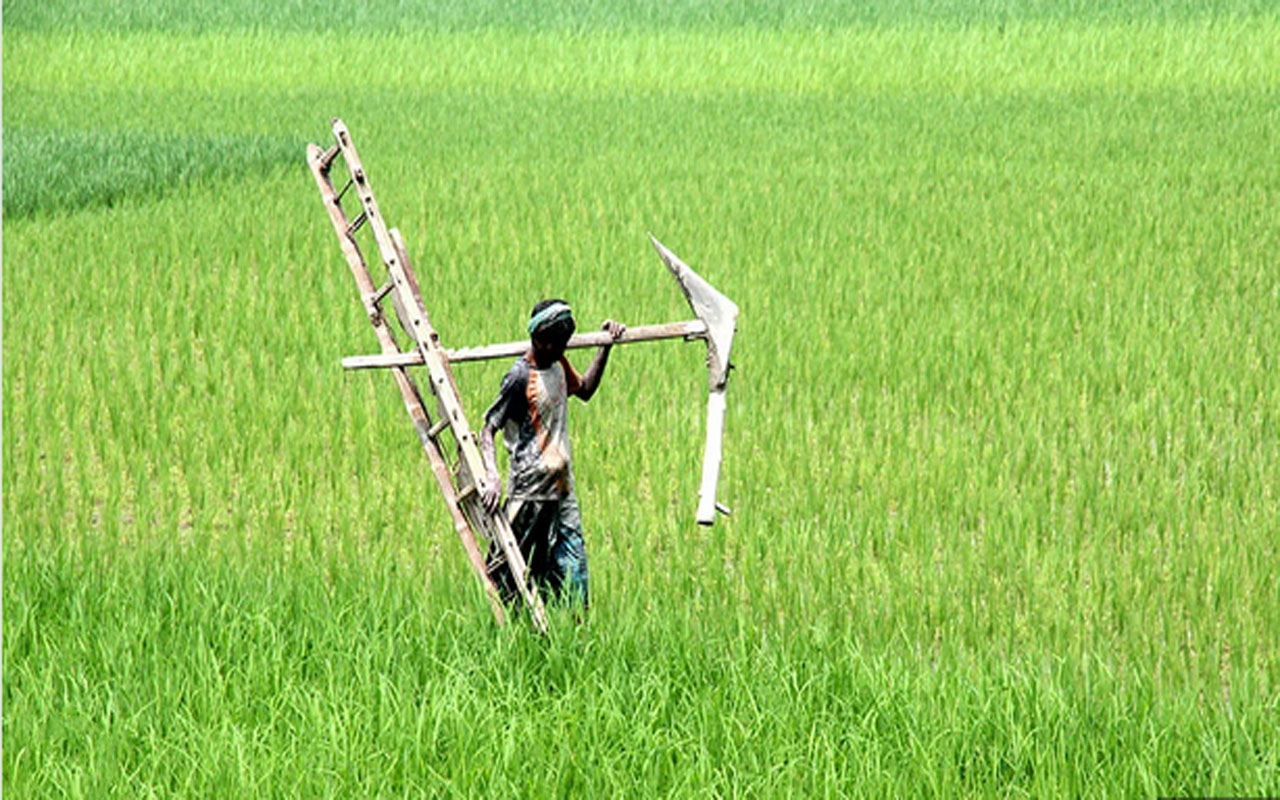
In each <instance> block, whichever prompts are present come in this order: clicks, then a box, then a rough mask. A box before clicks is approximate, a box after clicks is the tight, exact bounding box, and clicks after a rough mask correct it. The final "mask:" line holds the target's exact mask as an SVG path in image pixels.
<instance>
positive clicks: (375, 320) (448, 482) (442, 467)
mask: <svg viewBox="0 0 1280 800" xmlns="http://www.w3.org/2000/svg"><path fill="white" fill-rule="evenodd" d="M307 155H308V158H307V162H308V164H309V165H310V166H311V171H312V174H313V176H314V177H315V179H316V184H317V186H318V187H319V189H320V194H321V197H322V199H323V200H324V204H325V209H326V211H327V212H328V214H329V219H330V221H331V222H332V223H333V227H334V231H335V233H337V235H338V241H339V244H340V245H341V247H342V252H343V255H344V256H346V259H347V265H348V267H350V269H351V274H352V277H353V278H354V279H355V283H356V288H357V289H358V290H359V292H360V296H361V301H362V303H363V304H364V305H365V311H366V314H367V315H368V316H369V319H370V322H371V323H372V324H373V329H374V333H375V334H376V336H377V338H378V342H379V344H380V345H381V347H382V351H383V352H384V353H387V354H391V353H399V352H400V348H399V346H398V345H397V344H396V342H395V338H394V337H393V336H392V334H391V330H390V328H389V327H388V326H387V324H386V321H385V319H384V318H383V316H382V315H381V314H380V313H378V309H377V307H376V306H372V307H371V305H370V303H369V298H370V297H372V296H373V293H374V287H373V280H372V278H371V277H370V275H369V270H368V268H367V267H366V266H365V263H364V257H363V256H362V255H361V253H360V249H359V247H358V246H357V245H356V244H355V242H354V241H352V240H351V238H350V237H348V236H347V235H346V230H347V221H346V215H345V214H343V212H342V208H341V206H340V205H339V204H338V198H337V193H336V192H335V191H334V188H333V183H332V182H331V181H330V180H329V177H328V167H327V163H326V162H325V160H324V158H325V155H326V154H325V153H324V151H322V150H321V149H320V148H319V147H318V146H316V145H311V146H310V147H308V152H307ZM329 160H330V161H331V160H332V159H331V158H330V159H329ZM392 373H393V375H394V376H395V380H396V386H397V388H398V389H399V391H400V396H401V399H402V400H403V401H404V405H405V410H406V411H408V413H409V417H410V419H411V421H412V422H413V427H414V430H415V431H416V432H417V434H418V440H419V441H420V442H421V443H422V447H423V449H424V450H425V451H426V452H427V457H428V461H429V462H430V465H431V471H432V474H433V475H434V476H435V479H436V483H437V484H438V486H439V488H440V491H441V492H442V493H443V494H444V498H445V505H446V506H447V507H448V509H449V516H450V518H451V520H452V522H453V526H454V530H455V532H456V533H457V534H458V538H459V539H461V541H462V546H463V549H464V550H465V551H466V553H467V558H468V560H469V561H470V562H471V565H472V567H473V569H474V570H475V571H476V574H477V575H478V576H479V577H480V580H481V584H482V585H483V586H484V589H485V594H486V596H487V597H488V599H489V605H490V607H491V608H492V610H493V614H494V617H495V618H496V619H497V621H498V623H499V624H502V623H503V622H505V620H506V612H505V610H504V608H503V605H502V602H501V599H500V595H499V593H498V588H497V586H496V585H495V584H494V583H493V580H492V579H491V578H490V577H489V574H488V570H487V569H486V567H485V560H484V556H483V554H482V553H481V552H480V548H479V546H478V545H477V544H476V540H475V535H474V533H473V531H472V528H471V525H470V523H469V520H468V519H467V516H466V514H465V513H464V511H463V509H462V508H461V506H460V505H459V503H458V498H457V492H456V490H455V489H454V485H453V479H452V476H451V474H450V470H449V465H448V463H447V461H446V460H445V457H444V454H443V452H441V450H440V447H439V444H438V442H437V441H436V438H435V437H434V436H433V435H431V433H430V430H431V421H430V417H429V416H428V414H427V411H426V407H425V405H424V404H423V402H422V394H421V392H419V390H418V387H417V384H416V383H414V381H413V378H412V377H410V376H409V374H408V371H407V370H405V369H401V368H396V369H393V370H392Z"/></svg>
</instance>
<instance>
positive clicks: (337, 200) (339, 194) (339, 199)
mask: <svg viewBox="0 0 1280 800" xmlns="http://www.w3.org/2000/svg"><path fill="white" fill-rule="evenodd" d="M354 183H355V181H354V180H352V179H351V178H347V185H346V186H343V187H342V191H340V192H338V195H337V196H336V197H334V198H333V202H335V203H341V202H342V196H343V195H344V194H346V193H347V190H348V189H350V188H351V186H352V184H354Z"/></svg>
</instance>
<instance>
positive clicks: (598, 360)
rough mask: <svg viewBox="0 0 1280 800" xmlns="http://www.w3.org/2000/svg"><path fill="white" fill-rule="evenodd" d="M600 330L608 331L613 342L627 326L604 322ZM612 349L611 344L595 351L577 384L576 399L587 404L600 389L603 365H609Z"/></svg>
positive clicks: (619, 337) (609, 320)
mask: <svg viewBox="0 0 1280 800" xmlns="http://www.w3.org/2000/svg"><path fill="white" fill-rule="evenodd" d="M600 329H601V330H604V331H608V332H609V336H610V338H612V339H613V340H614V341H615V342H616V341H617V340H618V339H621V338H622V334H624V333H626V332H627V326H626V325H623V324H622V323H621V322H614V321H613V320H611V319H607V320H605V321H604V324H603V325H601V326H600ZM611 349H613V345H612V344H606V345H603V346H602V347H601V348H600V349H599V350H597V351H596V357H595V358H593V359H592V360H591V366H589V367H587V371H586V372H584V373H582V380H581V381H579V383H578V390H577V391H576V392H574V394H576V395H577V396H578V399H580V400H582V402H584V403H585V402H587V401H588V400H590V399H591V396H592V395H593V394H595V393H596V389H598V388H600V379H601V378H603V377H604V368H605V365H607V364H608V363H609V351H610V350H611Z"/></svg>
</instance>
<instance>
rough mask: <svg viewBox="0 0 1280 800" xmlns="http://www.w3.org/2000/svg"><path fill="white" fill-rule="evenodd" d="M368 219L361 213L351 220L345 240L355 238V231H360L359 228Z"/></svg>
mask: <svg viewBox="0 0 1280 800" xmlns="http://www.w3.org/2000/svg"><path fill="white" fill-rule="evenodd" d="M368 219H369V216H368V215H367V214H366V213H365V212H363V211H361V212H360V216H358V217H356V218H355V219H354V220H352V221H351V224H350V225H348V226H347V238H348V239H350V238H351V237H352V236H355V233H356V231H358V230H360V226H361V225H363V224H364V223H365V221H366V220H368Z"/></svg>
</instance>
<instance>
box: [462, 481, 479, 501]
mask: <svg viewBox="0 0 1280 800" xmlns="http://www.w3.org/2000/svg"><path fill="white" fill-rule="evenodd" d="M475 493H476V485H475V484H474V483H472V484H469V485H468V486H467V487H466V488H465V489H463V490H462V491H460V492H458V502H459V503H461V502H462V501H463V500H465V499H467V498H468V497H470V496H471V495H473V494H475Z"/></svg>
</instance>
